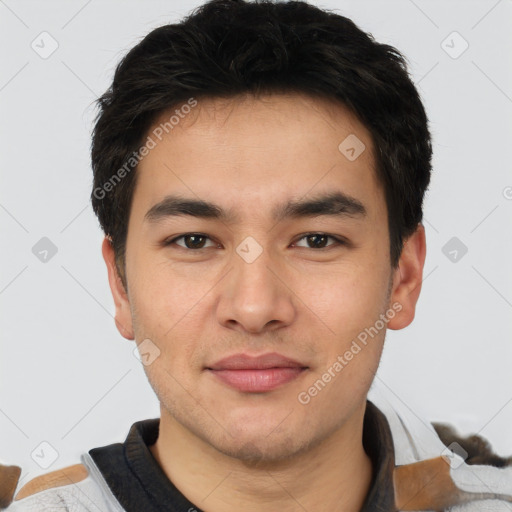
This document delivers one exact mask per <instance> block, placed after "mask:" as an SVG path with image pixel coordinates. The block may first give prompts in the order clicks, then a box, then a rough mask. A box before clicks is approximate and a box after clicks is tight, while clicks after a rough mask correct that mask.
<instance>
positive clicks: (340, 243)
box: [163, 231, 348, 252]
mask: <svg viewBox="0 0 512 512" xmlns="http://www.w3.org/2000/svg"><path fill="white" fill-rule="evenodd" d="M315 235H318V236H325V237H327V238H330V239H332V240H334V241H335V243H334V244H331V245H328V246H326V247H319V248H314V247H300V249H312V250H315V251H322V250H327V249H329V248H331V247H336V246H343V245H345V246H346V245H348V242H347V241H346V240H343V239H342V238H339V237H336V236H334V235H330V234H328V233H323V232H316V231H314V232H311V233H305V234H304V235H301V237H300V238H299V239H298V240H297V242H299V241H301V240H303V239H304V238H308V237H310V236H315ZM189 236H197V237H202V238H207V239H209V240H211V238H210V237H209V236H208V235H205V234H203V233H185V234H184V235H180V236H177V237H175V238H172V239H170V240H165V241H164V242H163V245H164V246H165V247H167V246H170V245H173V244H175V243H176V241H177V240H180V239H182V238H186V237H189ZM297 242H294V243H297ZM178 247H179V248H180V249H184V250H185V251H194V252H199V251H200V250H202V249H211V247H199V248H198V249H191V248H189V247H182V246H181V245H178Z"/></svg>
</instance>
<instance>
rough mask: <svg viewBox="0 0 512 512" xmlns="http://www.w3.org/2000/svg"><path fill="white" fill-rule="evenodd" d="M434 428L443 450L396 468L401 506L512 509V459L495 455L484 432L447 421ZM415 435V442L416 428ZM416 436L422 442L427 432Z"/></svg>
mask: <svg viewBox="0 0 512 512" xmlns="http://www.w3.org/2000/svg"><path fill="white" fill-rule="evenodd" d="M432 426H433V427H434V432H433V433H432V434H436V435H437V436H438V439H439V441H440V442H441V443H442V444H441V445H440V447H441V448H442V449H441V450H440V449H438V450H437V454H436V452H435V451H434V452H431V453H430V454H429V455H425V454H424V455H423V457H422V458H420V460H417V461H415V462H413V463H409V464H402V465H398V466H396V468H395V471H394V477H393V478H394V487H395V498H396V505H397V507H398V509H399V510H451V511H453V512H480V511H482V510H485V511H488V512H502V511H503V512H505V511H510V510H512V457H502V456H500V455H497V454H496V453H494V451H493V450H492V447H491V445H490V443H489V441H488V440H487V439H485V438H484V437H482V436H480V435H477V434H473V435H470V436H463V435H460V434H459V433H458V432H457V431H456V429H455V428H454V427H453V426H452V425H449V424H446V423H443V424H441V423H432ZM411 438H412V442H414V432H411ZM416 439H417V440H418V441H419V442H421V436H419V438H418V437H417V438H416ZM411 507H412V508H411Z"/></svg>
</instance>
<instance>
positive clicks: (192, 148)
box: [102, 94, 426, 512]
mask: <svg viewBox="0 0 512 512" xmlns="http://www.w3.org/2000/svg"><path fill="white" fill-rule="evenodd" d="M171 113H172V112H171ZM169 116H170V113H165V114H163V115H162V117H161V119H159V120H158V121H157V122H156V123H155V126H156V125H158V124H159V122H160V121H165V120H167V119H169ZM349 134H355V135H356V136H357V137H358V138H359V139H360V140H361V141H362V142H363V143H364V144H365V146H366V149H365V151H363V153H362V154H361V155H360V156H359V157H358V158H357V159H356V160H354V161H349V160H348V159H347V158H346V157H345V156H344V155H343V154H342V153H341V152H340V151H339V149H338V145H339V144H340V143H341V142H342V141H343V140H344V139H345V138H346V137H347V136H348V135H349ZM374 164H375V161H374V156H373V145H372V141H371V137H370V133H369V132H368V130H367V129H366V128H365V127H364V126H363V125H362V124H361V123H360V122H359V121H358V120H357V118H356V117H355V116H354V115H353V114H352V113H351V112H350V111H349V110H348V109H347V108H345V107H344V106H343V105H341V104H338V103H334V102H331V101H328V100H323V99H318V98H313V97H309V96H306V95H300V94H287V95H283V94H274V95H267V96H263V97H261V98H259V99H255V98H253V97H251V96H241V97H237V98H230V99H228V100H226V99H224V100H220V99H202V100H201V101H199V104H198V105H197V106H196V107H195V109H194V110H193V111H192V112H191V113H190V114H188V115H187V116H186V117H185V118H184V119H182V120H180V123H179V124H178V125H177V126H175V128H174V129H173V130H172V131H170V132H169V134H167V135H166V136H165V137H164V138H163V139H162V141H161V142H159V143H158V144H157V146H156V147H155V148H154V149H152V150H151V152H150V153H149V154H148V155H147V156H146V157H145V158H144V159H143V160H142V161H141V163H140V164H139V167H138V169H137V171H136V172H137V173H138V174H139V176H138V183H137V186H136V189H135V192H134V197H133V203H132V208H131V212H130V218H129V225H128V237H127V249H126V278H127V290H125V289H124V288H123V286H122V283H121V280H120V278H119V274H118V271H117V269H116V266H115V258H114V253H113V250H112V247H111V244H110V242H109V240H108V239H107V238H105V240H104V242H103V247H102V250H103V256H104V259H105V262H106V265H107V269H108V275H109V283H110V287H111V290H112V294H113V298H114V302H115V306H116V317H115V318H116V325H117V327H118V329H119V331H120V333H121V334H122V335H123V336H124V337H125V338H127V339H130V340H133V339H135V340H136V342H137V343H140V342H142V341H143V340H145V339H150V340H151V343H153V344H154V346H156V347H158V349H159V351H160V354H159V356H158V357H156V359H155V360H154V361H153V362H152V363H151V364H149V365H147V366H144V369H145V371H146V374H147V377H148V380H149V382H150V384H151V386H152V387H153V389H154V391H155V393H156V395H157V396H158V399H159V400H160V403H161V420H160V435H159V438H158V440H157V442H156V443H155V444H154V445H153V446H151V447H150V449H151V452H152V453H153V455H154V457H155V458H156V460H157V461H158V463H159V464H160V466H161V467H162V469H163V470H164V472H165V474H166V475H167V476H168V477H169V479H171V480H172V481H173V483H174V484H175V485H176V486H177V487H178V489H180V491H181V492H182V493H183V494H184V495H185V496H186V497H187V498H188V499H189V500H190V501H192V502H193V503H194V504H196V505H197V506H198V507H200V508H201V509H203V510H205V511H207V512H231V511H239V510H244V511H247V512H253V511H264V510H268V509H269V508H268V507H269V504H271V506H272V509H273V510H280V511H285V512H288V511H289V512H291V511H303V510H318V503H322V509H323V510H332V511H345V512H348V511H358V510H360V508H361V506H362V505H363V503H364V500H365V497H366V495H367V493H368V491H369V488H370V483H371V478H372V470H373V468H372V463H371V460H370V459H369V457H368V456H367V455H366V452H365V451H364V448H363V444H362V429H363V417H364V412H365V406H366V395H367V392H368V390H369V388H370V385H371V383H372V380H373V378H374V375H375V373H376V371H377V368H378V364H379V360H380V357H381V353H382V348H383V344H384V338H385V331H386V328H383V329H381V330H380V331H379V333H378V335H377V336H375V337H374V338H372V339H371V340H370V341H369V342H368V344H367V345H366V346H364V347H363V348H362V350H361V351H360V352H359V353H358V354H357V355H355V356H354V357H353V359H352V360H351V361H350V362H348V364H347V365H346V366H345V367H344V368H343V370H342V371H340V372H338V373H336V376H335V377H334V378H332V380H331V381H330V382H329V383H328V384H327V385H326V386H325V387H324V388H323V389H322V390H321V391H320V392H318V394H317V395H316V396H314V397H312V398H311V400H310V401H309V403H307V404H302V403H300V402H299V401H298V398H297V397H298V395H299V393H300V392H303V391H307V390H308V389H309V388H310V387H311V386H312V385H313V384H314V383H315V381H317V380H318V379H319V378H321V376H322V374H323V373H325V372H326V371H327V370H328V368H329V367H332V365H333V363H334V362H335V361H336V360H337V358H338V356H339V355H343V354H344V353H345V352H346V351H347V350H348V349H349V348H350V346H351V343H352V341H353V340H354V339H355V338H356V337H357V335H358V334H359V333H360V332H362V331H363V330H364V329H365V328H367V327H370V326H373V325H374V324H375V322H376V320H378V319H379V315H381V314H386V312H387V311H388V310H389V309H392V305H393V304H394V303H395V304H396V303H398V304H400V306H401V310H400V312H397V313H396V314H395V315H394V317H393V318H392V319H390V320H389V321H388V323H387V328H391V329H401V328H403V327H405V326H407V325H409V324H410V323H411V321H412V320H413V318H414V311H415V306H416V302H417V299H418V296H419V293H420V289H421V280H422V272H423V265H424V261H425V251H426V248H425V233H424V229H423V226H422V225H421V224H420V225H419V226H418V228H417V230H416V232H415V233H414V234H413V235H412V236H411V237H410V238H409V239H407V240H406V242H405V244H404V249H403V251H402V255H401V258H400V262H399V265H398V267H397V268H396V269H392V268H391V265H390V259H389V232H388V227H387V225H388V224H387V223H388V219H387V210H386V203H385V198H384V190H383V188H382V186H381V185H380V183H379V182H378V180H377V176H376V174H375V171H374ZM333 190H336V191H342V192H344V193H345V194H348V195H350V196H351V197H353V198H356V199H357V200H359V201H360V202H361V203H362V204H363V205H364V207H365V208H366V215H364V216H357V215H354V216H345V217H343V218H338V217H332V216H317V217H307V218H291V219H285V220H282V221H280V222H278V223H276V222H275V221H274V220H273V219H272V217H271V212H272V209H273V207H274V206H275V205H277V204H281V203H284V202H286V201H288V200H290V199H304V198H310V197H313V196H314V195H315V194H319V193H322V192H326V191H327V192H329V191H333ZM171 193H172V194H179V195H182V196H184V197H187V198H193V199H198V198H200V199H203V200H208V201H211V202H213V203H215V204H217V205H219V206H220V207H222V208H223V209H226V210H229V209H231V211H232V212H234V213H236V214H237V216H238V217H237V218H236V219H234V220H233V222H223V221H220V220H217V219H200V218H194V217H190V216H178V217H170V218H166V219H163V220H161V221H159V222H158V223H154V224H151V223H148V222H147V221H145V220H144V216H145V214H146V212H147V211H148V210H149V209H150V208H151V207H152V206H153V205H155V204H156V203H158V202H159V201H160V200H162V199H163V197H165V196H166V195H168V194H171ZM191 232H192V233H202V234H204V235H207V237H209V238H206V239H204V240H203V239H201V240H200V241H202V245H203V246H204V247H203V248H202V249H201V250H198V249H194V248H192V249H190V248H188V249H187V248H186V245H185V244H186V240H184V239H180V240H178V241H176V243H174V244H173V245H169V246H163V244H162V243H163V241H165V240H170V239H174V238H176V237H178V236H180V235H183V234H186V233H191ZM311 232H313V233H318V232H319V233H327V234H329V235H332V236H337V237H343V238H344V239H345V240H346V241H347V243H346V244H345V245H336V243H335V240H334V239H327V240H325V243H324V245H323V247H324V248H317V246H315V241H313V242H309V243H308V239H307V238H305V237H304V235H305V234H308V233H311ZM248 236H251V237H253V238H254V239H255V240H256V241H257V242H258V244H259V246H260V247H261V249H262V253H261V255H260V256H259V257H258V258H257V259H256V260H255V261H253V262H252V263H248V262H246V261H245V260H244V259H243V258H241V257H240V256H239V254H238V253H237V252H236V248H237V247H238V246H239V245H240V243H241V242H242V241H243V240H244V239H245V238H246V237H248ZM188 243H189V247H194V245H193V244H191V243H190V239H188ZM196 243H197V241H196ZM152 346H153V345H152ZM240 352H244V353H249V354H251V355H260V354H265V353H269V352H278V353H280V354H283V355H285V356H287V357H290V358H293V359H296V360H298V361H300V362H301V363H304V366H307V367H308V369H307V370H306V371H304V372H303V373H302V374H301V375H300V376H299V377H298V378H297V379H295V380H293V381H291V382H289V383H287V384H284V385H282V386H280V387H278V388H277V389H274V390H272V391H268V392H264V393H247V392H245V393H244V392H240V391H238V390H236V389H233V388H231V387H228V386H227V385H226V384H224V383H223V382H221V381H220V380H219V379H217V378H216V377H215V376H214V375H212V373H211V372H210V371H208V370H206V367H207V366H208V365H212V364H213V363H214V362H215V361H218V360H219V359H221V358H223V357H226V356H228V355H231V354H235V353H240Z"/></svg>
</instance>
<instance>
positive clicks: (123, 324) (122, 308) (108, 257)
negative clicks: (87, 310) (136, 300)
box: [101, 237, 135, 340]
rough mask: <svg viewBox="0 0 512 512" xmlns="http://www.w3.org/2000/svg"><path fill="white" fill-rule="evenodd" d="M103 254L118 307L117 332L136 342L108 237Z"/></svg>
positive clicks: (102, 249) (124, 292)
mask: <svg viewBox="0 0 512 512" xmlns="http://www.w3.org/2000/svg"><path fill="white" fill-rule="evenodd" d="M101 253H102V254H103V259H104V260H105V264H106V265H107V272H108V282H109V286H110V291H111V292H112V298H113V299H114V305H115V307H116V315H115V323H116V327H117V330H118V331H119V333H120V334H121V336H123V338H126V339H127V340H134V339H135V336H134V334H133V325H132V315H131V309H130V302H129V300H128V295H127V293H126V290H125V288H124V286H123V283H122V281H121V278H120V276H119V273H118V271H117V267H116V263H115V254H114V249H113V247H112V243H111V241H110V239H109V238H108V237H105V238H104V239H103V243H102V246H101Z"/></svg>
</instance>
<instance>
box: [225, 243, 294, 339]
mask: <svg viewBox="0 0 512 512" xmlns="http://www.w3.org/2000/svg"><path fill="white" fill-rule="evenodd" d="M249 261H250V260H246V259H244V258H243V257H242V256H240V255H239V254H238V253H237V252H234V254H233V257H232V264H233V266H232V268H231V270H230V271H229V272H228V273H227V275H226V277H225V278H224V279H223V280H222V281H221V283H220V284H221V288H220V294H221V296H220V299H219V302H218V306H217V318H218V321H219V323H220V324H221V325H223V326H224V327H227V328H230V329H237V330H240V331H246V332H247V333H252V334H257V333H263V332H265V331H269V330H275V329H279V328H281V327H284V326H287V325H290V324H291V323H292V322H293V320H294V318H295V315H296V307H295V305H294V300H293V299H294V294H293V291H292V287H291V286H290V284H291V283H287V282H286V281H287V276H286V271H285V269H284V267H283V265H279V264H278V262H277V261H276V260H275V259H274V260H272V258H271V257H270V254H269V252H268V251H265V250H263V252H262V253H261V254H260V255H259V256H258V257H257V258H256V259H255V260H254V261H252V262H249Z"/></svg>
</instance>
